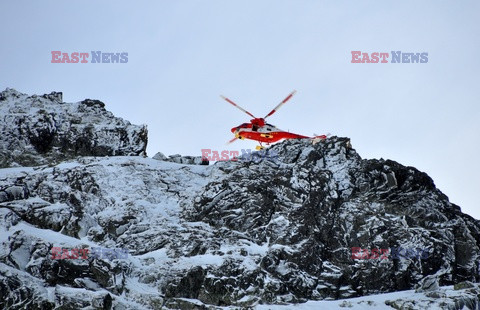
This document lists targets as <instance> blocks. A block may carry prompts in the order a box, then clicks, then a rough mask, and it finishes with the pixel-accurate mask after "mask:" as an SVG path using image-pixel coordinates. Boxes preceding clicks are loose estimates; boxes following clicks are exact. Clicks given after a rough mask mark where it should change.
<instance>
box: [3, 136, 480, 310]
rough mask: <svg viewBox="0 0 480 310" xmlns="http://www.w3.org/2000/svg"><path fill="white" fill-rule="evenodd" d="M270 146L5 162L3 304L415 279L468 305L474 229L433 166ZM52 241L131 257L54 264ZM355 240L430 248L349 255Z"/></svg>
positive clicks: (266, 297)
mask: <svg viewBox="0 0 480 310" xmlns="http://www.w3.org/2000/svg"><path fill="white" fill-rule="evenodd" d="M16 139H17V140H21V138H20V137H17V138H16ZM271 148H272V150H274V151H276V153H277V154H278V156H277V157H275V158H274V159H271V160H270V159H268V160H266V159H265V160H262V161H259V162H258V161H227V162H217V163H215V164H213V165H209V166H208V165H188V164H179V163H176V162H172V161H169V160H165V158H163V157H162V158H157V159H160V160H156V159H149V158H143V157H140V156H137V157H125V156H119V157H105V158H101V157H96V158H94V157H80V158H76V159H75V160H72V161H67V162H63V163H61V164H58V165H53V166H42V167H36V168H28V167H24V168H15V169H2V170H0V223H1V225H0V295H1V296H3V298H2V299H1V300H0V307H1V308H6V309H17V308H21V307H23V306H25V307H29V308H35V307H37V308H42V309H48V308H54V307H57V306H59V305H63V306H64V307H66V308H79V307H93V308H104V309H110V308H115V309H121V308H123V309H140V308H146V309H160V308H161V307H164V308H170V309H202V308H208V307H210V308H215V307H217V306H228V305H233V306H236V307H250V306H254V305H257V304H282V303H283V304H284V303H294V302H304V301H307V300H328V299H339V298H347V297H355V296H363V295H370V294H376V293H380V292H393V291H398V290H406V289H414V288H416V289H417V291H418V292H424V294H425V295H427V294H428V296H430V297H428V298H437V297H435V296H437V295H438V296H440V295H442V294H444V293H442V292H443V291H441V290H440V289H439V286H445V285H453V284H458V285H457V288H461V289H465V290H468V292H469V293H468V294H465V296H464V297H461V296H457V295H455V297H454V298H455V301H454V302H453V304H454V305H457V304H458V305H460V304H462V305H474V304H476V303H478V300H475V296H478V292H479V290H478V286H476V285H475V286H474V287H471V286H468V285H467V286H465V284H459V283H468V282H466V281H471V282H478V280H479V270H478V265H477V264H478V260H479V245H480V224H479V222H478V221H477V220H475V219H473V218H472V217H470V216H468V215H466V214H463V213H462V212H461V210H460V208H459V207H458V206H456V205H454V204H452V203H450V202H449V201H448V198H447V197H446V196H445V195H444V194H442V193H441V192H440V191H439V190H438V189H437V188H436V187H435V184H434V182H433V181H432V179H431V178H430V177H428V175H426V174H425V173H423V172H420V171H418V170H417V169H415V168H413V167H405V166H402V165H401V164H399V163H396V162H394V161H391V160H383V159H381V160H375V159H374V160H365V159H362V158H361V157H360V156H359V155H358V154H357V153H356V151H355V150H354V149H353V148H352V146H351V143H350V140H349V139H347V138H339V137H331V138H328V139H326V140H325V141H323V142H320V143H317V144H315V145H313V144H312V143H311V140H308V139H305V140H290V141H285V142H282V143H279V144H276V145H274V146H272V147H271ZM39 156H41V154H40V155H39ZM11 159H12V161H15V162H19V160H17V159H16V158H15V157H12V158H11ZM45 160H48V156H47V157H45ZM52 247H63V248H69V249H76V251H77V250H79V249H87V248H88V249H93V248H94V247H102V248H107V249H114V248H123V249H128V251H129V255H128V257H127V258H117V259H113V260H112V259H108V258H106V257H103V258H95V257H94V256H92V255H90V256H89V257H88V258H87V259H68V258H67V257H65V259H56V258H54V257H53V256H52ZM353 247H360V248H367V249H373V248H378V249H389V248H398V247H403V248H424V249H427V251H428V257H426V258H418V257H417V258H402V259H394V258H392V257H388V258H386V259H375V258H374V259H352V250H351V249H352V248H353ZM475 292H477V293H475ZM442 296H443V295H442ZM440 297H441V296H440ZM440 297H438V298H440ZM452 298H453V297H452ZM462 298H463V299H462ZM388 304H389V305H390V306H392V307H402V305H408V306H411V304H412V303H411V302H410V301H409V300H405V299H402V300H394V301H390V302H389V303H388ZM447 304H449V305H450V303H447Z"/></svg>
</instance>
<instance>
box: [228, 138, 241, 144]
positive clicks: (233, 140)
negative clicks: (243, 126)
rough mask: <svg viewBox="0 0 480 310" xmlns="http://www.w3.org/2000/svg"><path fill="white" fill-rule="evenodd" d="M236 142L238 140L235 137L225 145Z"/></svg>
mask: <svg viewBox="0 0 480 310" xmlns="http://www.w3.org/2000/svg"><path fill="white" fill-rule="evenodd" d="M237 140H238V138H237V137H235V138H233V139H232V140H230V141H228V142H227V143H226V144H227V145H228V144H230V143H233V142H235V141H237Z"/></svg>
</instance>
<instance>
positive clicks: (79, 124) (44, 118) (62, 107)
mask: <svg viewBox="0 0 480 310" xmlns="http://www.w3.org/2000/svg"><path fill="white" fill-rule="evenodd" d="M0 119H1V121H0V168H5V167H12V166H38V165H44V164H54V163H59V162H61V161H64V160H68V159H72V158H75V157H77V156H114V155H117V156H120V155H141V154H145V150H146V147H147V127H146V126H136V125H132V124H130V122H128V121H125V120H123V119H121V118H118V117H115V116H114V115H113V114H112V113H111V112H109V111H107V110H106V109H105V104H104V103H103V102H101V101H99V100H91V99H85V100H83V101H81V102H77V103H65V102H63V101H62V93H59V92H52V93H51V94H48V95H43V96H37V95H33V96H28V95H26V94H22V93H20V92H18V91H16V90H14V89H11V88H7V89H6V90H5V91H3V92H1V93H0Z"/></svg>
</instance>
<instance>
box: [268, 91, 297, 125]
mask: <svg viewBox="0 0 480 310" xmlns="http://www.w3.org/2000/svg"><path fill="white" fill-rule="evenodd" d="M296 92H297V91H296V90H294V91H292V92H291V93H290V94H289V95H288V96H287V97H286V98H285V99H283V101H282V102H280V103H279V104H278V105H277V106H276V107H275V108H273V110H272V111H270V113H268V114H267V116H265V117H264V118H263V119H266V118H267V117H269V116H270V115H272V114H273V113H275V112H277V111H278V109H280V107H281V106H282V105H284V104H285V103H286V102H287V101H288V100H290V98H292V96H293V95H295V93H296Z"/></svg>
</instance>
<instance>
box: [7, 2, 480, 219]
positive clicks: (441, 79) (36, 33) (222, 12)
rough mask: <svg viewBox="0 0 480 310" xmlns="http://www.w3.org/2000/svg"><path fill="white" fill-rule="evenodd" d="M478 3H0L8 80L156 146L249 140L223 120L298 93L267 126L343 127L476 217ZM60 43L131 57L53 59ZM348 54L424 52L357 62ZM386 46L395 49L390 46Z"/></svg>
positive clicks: (191, 150) (259, 111) (368, 153)
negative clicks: (119, 123)
mask: <svg viewBox="0 0 480 310" xmlns="http://www.w3.org/2000/svg"><path fill="white" fill-rule="evenodd" d="M479 12H480V2H478V1H438V0H436V1H389V2H386V1H357V2H354V1H337V0H335V1H299V0H295V1H293V0H292V1H278V0H276V1H211V0H204V1H135V2H133V1H128V2H127V1H81V2H72V1H8V2H7V1H2V2H1V3H0V38H1V41H0V42H1V43H0V89H2V90H3V89H5V88H6V87H12V88H15V89H17V90H18V91H21V92H24V93H28V94H44V93H49V92H51V91H62V92H63V94H64V100H65V101H67V102H76V101H80V100H83V99H85V98H92V99H99V100H101V101H103V102H105V103H106V105H107V109H108V110H110V111H112V112H113V113H114V114H116V115H117V116H120V117H123V118H126V119H128V120H130V121H131V122H132V123H135V124H142V123H144V124H147V125H148V128H149V146H148V154H149V155H150V156H153V155H154V154H155V153H156V152H158V151H161V152H163V153H164V154H166V155H170V154H175V153H180V154H183V155H198V156H200V155H201V149H203V148H211V149H216V150H219V151H221V150H224V149H228V150H240V149H242V148H243V149H246V148H254V147H255V145H256V143H254V142H248V141H247V142H246V141H237V142H235V143H234V144H232V145H229V146H226V145H225V142H226V141H228V140H230V139H231V138H232V133H231V132H230V128H232V127H234V126H236V125H238V124H240V123H242V122H247V121H248V120H249V119H250V118H249V117H248V116H247V115H244V114H243V113H241V112H240V111H238V110H236V109H235V108H234V107H232V106H230V105H229V104H228V103H226V102H225V101H223V100H221V98H220V97H219V95H220V94H223V95H226V96H227V97H229V98H231V99H232V100H234V101H236V102H237V103H238V104H240V105H241V106H243V107H244V108H246V109H247V110H249V111H250V112H252V113H253V114H255V115H256V116H258V117H261V116H264V115H265V114H266V113H268V112H269V111H270V110H271V109H272V108H273V107H274V106H275V105H276V104H277V103H279V102H280V101H281V100H282V99H283V98H284V97H285V96H286V95H287V94H288V93H289V92H290V91H292V90H293V89H296V90H297V91H298V92H297V94H296V95H295V96H294V97H293V98H292V99H291V100H290V101H289V102H288V103H287V104H286V105H285V106H284V107H282V109H281V110H280V111H279V112H278V113H276V114H275V115H274V116H272V117H271V118H270V119H269V122H271V123H273V124H275V125H277V126H278V127H279V128H281V129H284V130H290V131H292V132H296V133H300V134H305V135H311V134H313V133H317V134H324V133H331V134H332V135H338V136H347V137H350V138H351V139H352V145H353V147H354V148H355V149H356V150H357V151H358V152H359V154H360V155H361V156H362V157H363V158H385V159H387V158H388V159H392V160H395V161H398V162H400V163H401V164H404V165H410V166H415V167H416V168H418V169H420V170H421V171H425V172H427V173H428V174H429V175H430V176H431V177H432V178H433V179H434V181H435V184H436V185H437V187H439V188H440V190H442V191H443V192H444V193H445V194H446V195H447V196H449V198H450V200H451V201H452V202H453V203H456V204H458V205H460V206H461V207H462V210H463V211H464V212H466V213H469V214H470V215H472V216H474V217H475V218H477V219H479V218H480V208H478V207H479V204H478V198H477V196H478V194H477V192H478V191H479V189H480V181H479V175H480V162H479V159H478V157H479V156H478V154H479V153H480V152H479V151H480V146H479V145H480V143H479V142H480V138H479V133H480V122H479V120H480V108H479V99H480V90H479V84H480V83H479V80H480V79H479V72H480V57H479V56H478V52H479V51H480V18H479ZM51 51H62V52H66V53H72V52H79V53H80V52H87V53H91V51H102V52H113V53H117V52H118V53H120V52H127V53H128V62H127V63H114V64H111V63H110V64H107V63H100V64H98V63H95V64H94V63H90V61H91V58H90V59H89V63H85V64H82V63H70V64H69V63H51ZM351 51H362V52H368V53H372V52H386V53H390V52H391V51H402V52H413V53H421V52H427V53H428V63H422V64H420V63H414V64H412V63H409V64H408V63H400V64H398V63H396V64H394V63H390V61H391V59H389V63H383V64H382V63H360V64H353V63H351ZM390 57H391V56H390Z"/></svg>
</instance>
